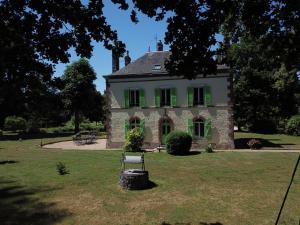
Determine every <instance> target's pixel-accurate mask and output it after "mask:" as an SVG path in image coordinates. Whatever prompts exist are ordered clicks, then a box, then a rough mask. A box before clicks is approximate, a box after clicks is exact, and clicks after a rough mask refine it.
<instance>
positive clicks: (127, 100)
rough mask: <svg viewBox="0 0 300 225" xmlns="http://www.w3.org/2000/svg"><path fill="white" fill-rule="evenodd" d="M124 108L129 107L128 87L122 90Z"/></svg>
mask: <svg viewBox="0 0 300 225" xmlns="http://www.w3.org/2000/svg"><path fill="white" fill-rule="evenodd" d="M124 108H129V89H126V90H124Z"/></svg>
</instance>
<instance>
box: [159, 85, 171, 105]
mask: <svg viewBox="0 0 300 225" xmlns="http://www.w3.org/2000/svg"><path fill="white" fill-rule="evenodd" d="M170 105H171V89H170V88H162V89H160V106H170Z"/></svg>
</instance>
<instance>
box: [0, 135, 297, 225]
mask: <svg viewBox="0 0 300 225" xmlns="http://www.w3.org/2000/svg"><path fill="white" fill-rule="evenodd" d="M46 141H51V139H47V140H46ZM39 144H40V139H31V140H23V141H15V140H11V141H4V140H2V141H0V224H1V225H8V224H22V225H27V224H32V225H39V224H43V225H45V224H46V225H47V224H84V225H88V224H92V225H96V224H114V225H117V224H138V225H140V224H163V222H164V223H165V224H172V225H173V224H176V223H190V224H199V223H200V222H203V223H204V224H219V225H220V224H222V225H235V224H236V225H241V224H242V225H247V224H248V225H253V224H259V225H264V224H274V222H275V220H276V216H277V213H278V211H279V208H280V205H281V202H282V199H283V197H284V194H285V191H286V188H287V186H288V183H289V180H290V177H291V174H292V171H293V168H294V165H295V163H296V160H297V157H298V154H295V153H243V152H241V153H237V152H218V153H212V154H208V153H201V154H193V155H189V156H180V157H179V156H178V157H176V156H171V155H168V154H166V153H146V155H145V163H146V169H147V170H149V172H150V179H151V181H153V182H154V183H155V184H156V186H155V187H153V188H151V189H148V190H143V191H124V190H120V188H119V186H118V177H119V172H120V166H121V165H120V157H121V151H70V150H68V151H62V150H43V149H41V148H40V147H39ZM58 162H62V163H64V164H65V165H66V167H67V169H68V170H69V172H70V173H69V174H67V175H65V176H60V175H58V173H57V171H56V164H57V163H58ZM299 206H300V171H299V170H298V171H297V173H296V176H295V181H294V183H293V184H292V187H291V190H290V194H289V196H288V198H287V202H286V205H285V207H284V209H283V212H282V219H281V220H280V223H279V224H286V225H298V224H299V220H300V207H299ZM217 222H218V223H217Z"/></svg>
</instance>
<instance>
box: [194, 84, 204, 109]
mask: <svg viewBox="0 0 300 225" xmlns="http://www.w3.org/2000/svg"><path fill="white" fill-rule="evenodd" d="M193 92H194V98H193V105H204V88H203V87H195V88H193Z"/></svg>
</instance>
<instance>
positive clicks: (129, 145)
mask: <svg viewBox="0 0 300 225" xmlns="http://www.w3.org/2000/svg"><path fill="white" fill-rule="evenodd" d="M143 143H144V132H143V130H142V129H141V128H134V129H132V130H130V131H129V132H128V134H127V137H126V140H125V144H124V150H125V151H127V152H139V151H141V149H142V146H143Z"/></svg>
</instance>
